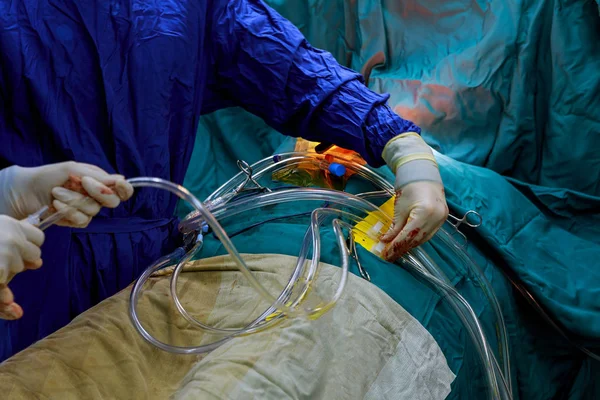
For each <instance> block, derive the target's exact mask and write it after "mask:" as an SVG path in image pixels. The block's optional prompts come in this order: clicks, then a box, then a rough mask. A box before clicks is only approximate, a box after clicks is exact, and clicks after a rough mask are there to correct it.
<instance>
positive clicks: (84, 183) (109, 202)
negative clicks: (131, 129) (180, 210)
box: [0, 162, 133, 228]
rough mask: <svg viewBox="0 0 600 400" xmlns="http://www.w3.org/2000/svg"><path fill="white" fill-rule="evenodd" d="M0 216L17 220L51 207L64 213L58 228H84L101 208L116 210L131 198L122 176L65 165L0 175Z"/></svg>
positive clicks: (15, 169)
mask: <svg viewBox="0 0 600 400" xmlns="http://www.w3.org/2000/svg"><path fill="white" fill-rule="evenodd" d="M0 190H1V192H0V213H1V214H6V215H9V216H11V217H13V218H16V219H23V218H26V217H27V216H28V215H30V214H33V213H34V212H36V211H38V210H39V209H41V208H42V207H43V206H50V207H51V208H54V210H56V211H63V210H64V211H67V214H66V217H65V218H64V219H62V220H61V221H59V222H58V223H57V224H58V225H63V226H71V227H76V228H84V227H86V226H87V225H88V224H89V223H90V221H91V219H92V217H94V216H95V215H96V214H98V212H99V211H100V209H101V208H102V207H108V208H115V207H117V206H118V205H119V204H120V203H121V201H124V200H127V199H129V198H130V197H131V196H132V195H133V187H132V186H131V185H130V184H129V183H127V182H126V181H125V178H124V177H123V176H121V175H109V174H108V173H106V172H105V171H104V170H102V169H100V168H98V167H96V166H93V165H89V164H82V163H76V162H64V163H59V164H50V165H45V166H43V167H36V168H23V167H17V166H13V167H10V168H6V169H4V170H2V171H0Z"/></svg>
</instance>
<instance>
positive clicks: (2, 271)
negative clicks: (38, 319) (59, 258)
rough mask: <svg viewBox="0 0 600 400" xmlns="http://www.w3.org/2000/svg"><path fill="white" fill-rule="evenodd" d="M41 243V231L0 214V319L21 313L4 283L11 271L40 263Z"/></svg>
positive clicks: (15, 272) (26, 223)
mask: <svg viewBox="0 0 600 400" xmlns="http://www.w3.org/2000/svg"><path fill="white" fill-rule="evenodd" d="M42 243H44V232H42V231H41V230H39V229H38V228H36V227H34V226H33V225H31V224H29V223H28V222H24V221H18V220H16V219H14V218H11V217H8V216H6V215H0V319H19V318H21V317H22V316H23V309H22V308H21V306H19V305H18V304H17V303H15V300H14V297H13V293H12V291H11V290H10V289H9V288H8V286H7V284H8V282H10V280H11V279H12V277H13V276H15V274H18V273H19V272H21V271H23V270H25V269H37V268H39V267H41V266H42V258H41V255H42V252H41V250H40V247H41V246H42Z"/></svg>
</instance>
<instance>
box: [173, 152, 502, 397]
mask: <svg viewBox="0 0 600 400" xmlns="http://www.w3.org/2000/svg"><path fill="white" fill-rule="evenodd" d="M323 161H324V156H321V155H315V154H306V153H285V154H279V155H276V156H274V157H268V158H265V159H263V160H261V161H259V162H257V163H255V164H253V165H252V170H253V171H254V174H253V176H254V178H255V179H259V178H260V177H261V176H264V175H265V174H268V173H273V172H276V171H279V170H280V169H283V168H289V167H294V166H297V165H299V164H304V163H307V162H308V163H314V165H315V166H319V165H322V163H323ZM334 161H337V162H342V163H343V164H344V166H345V167H346V168H347V169H348V170H350V171H352V172H354V173H355V174H356V175H358V176H360V177H362V178H364V179H366V180H368V181H370V182H371V183H372V184H374V185H375V186H376V187H377V188H379V189H380V191H378V192H372V193H364V194H362V195H358V196H364V197H365V198H369V197H371V196H373V197H377V196H381V195H383V196H384V197H386V198H389V197H391V195H393V193H394V190H393V186H392V185H391V184H390V183H389V182H387V181H386V180H385V179H384V178H383V177H382V176H381V175H379V174H377V173H376V172H374V171H372V170H371V169H369V168H367V167H365V166H363V165H360V164H356V163H352V162H348V161H347V160H334ZM243 180H244V173H242V172H240V173H238V174H237V175H236V176H235V177H234V178H232V179H231V180H229V181H228V182H226V183H225V184H224V185H222V186H221V187H220V188H219V189H217V190H216V191H215V192H214V193H213V194H212V195H210V196H209V197H208V198H207V201H209V202H211V203H213V202H214V203H219V206H220V207H226V205H227V203H228V201H230V199H232V198H233V196H232V195H231V193H232V192H233V191H235V190H236V189H237V188H239V187H240V183H241V182H242V181H243ZM201 223H202V218H201V216H200V215H199V213H196V212H192V213H190V214H189V215H188V216H187V217H186V218H185V219H184V220H183V221H182V222H181V223H180V231H182V232H188V231H193V230H195V229H197V227H198V226H199V224H201ZM436 236H437V237H440V238H441V240H442V242H443V243H445V244H446V245H447V246H450V247H451V248H452V249H454V250H455V253H458V254H459V255H460V256H461V259H462V260H463V261H464V263H465V265H466V266H467V268H468V270H469V272H470V274H471V276H472V277H473V278H474V279H475V280H476V281H477V283H478V284H479V285H480V286H481V287H482V289H483V292H484V294H485V296H486V297H487V299H488V301H489V302H490V304H491V305H492V309H493V310H494V313H495V315H496V320H497V323H496V333H497V335H498V342H499V347H500V355H501V357H502V365H503V368H502V372H503V376H502V374H500V375H499V377H498V379H497V380H499V381H501V382H502V384H501V385H500V386H502V388H501V390H502V392H503V393H504V394H507V395H509V396H510V395H511V394H512V379H511V371H510V354H509V347H508V333H507V330H506V326H505V323H504V317H503V315H502V312H501V309H500V306H499V302H498V299H497V298H496V296H495V294H494V291H493V289H492V288H491V284H490V283H489V281H488V280H487V278H486V277H485V276H484V275H483V273H482V271H481V270H480V269H479V268H478V267H477V266H476V265H475V264H474V263H473V262H472V260H470V258H469V257H468V256H467V255H466V254H465V253H464V251H462V247H461V246H460V244H458V242H456V240H455V239H454V238H453V237H452V235H451V234H449V233H448V232H447V231H446V230H445V229H444V228H442V229H440V231H439V234H438V235H436ZM428 268H429V273H430V274H433V277H436V279H438V280H440V281H441V282H444V283H446V282H449V280H448V278H447V277H446V276H445V274H444V273H443V271H441V270H440V269H439V268H438V267H437V266H435V264H429V265H428ZM430 283H432V282H430ZM446 292H447V291H446ZM456 293H457V294H458V292H456ZM463 300H464V299H463ZM464 301H465V302H466V300H464ZM467 304H468V303H467ZM455 308H456V306H455ZM471 317H475V318H476V316H475V315H474V314H472V315H471ZM469 334H470V336H472V337H473V338H474V340H477V341H478V342H479V343H480V344H481V343H482V340H481V338H482V337H483V340H485V335H484V334H483V331H482V330H481V329H477V328H471V329H469ZM474 336H477V337H474ZM480 354H483V355H484V356H485V359H484V360H483V361H484V364H485V365H487V366H488V371H493V370H498V371H496V372H497V373H499V372H500V371H499V368H498V362H497V360H496V358H495V356H494V355H493V353H492V352H491V349H489V346H487V345H486V348H484V349H483V353H481V352H480ZM493 386H495V387H496V389H495V390H494V392H495V393H498V390H500V386H499V385H493Z"/></svg>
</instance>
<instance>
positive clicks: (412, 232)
mask: <svg viewBox="0 0 600 400" xmlns="http://www.w3.org/2000/svg"><path fill="white" fill-rule="evenodd" d="M419 232H421V229H420V228H415V229H413V230H412V231H410V233H409V234H408V238H409V239H414V238H415V237H417V235H418V234H419Z"/></svg>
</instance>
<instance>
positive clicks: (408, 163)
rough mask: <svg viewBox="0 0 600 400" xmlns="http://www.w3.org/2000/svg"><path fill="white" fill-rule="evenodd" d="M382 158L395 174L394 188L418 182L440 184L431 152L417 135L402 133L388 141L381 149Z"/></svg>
mask: <svg viewBox="0 0 600 400" xmlns="http://www.w3.org/2000/svg"><path fill="white" fill-rule="evenodd" d="M382 157H383V159H384V160H385V162H386V164H387V165H388V167H389V168H390V169H391V170H392V171H394V172H395V173H396V188H401V187H403V186H406V185H408V184H409V183H412V182H418V181H429V182H436V183H439V184H442V177H441V176H440V171H439V169H438V165H437V162H436V160H435V157H434V156H433V152H432V151H431V148H430V147H429V145H427V143H425V141H424V140H423V139H422V138H421V136H419V135H418V134H417V133H414V132H407V133H403V134H402V135H399V136H396V137H395V138H393V139H392V140H390V141H389V142H388V143H387V144H386V145H385V147H384V149H383V153H382Z"/></svg>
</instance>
